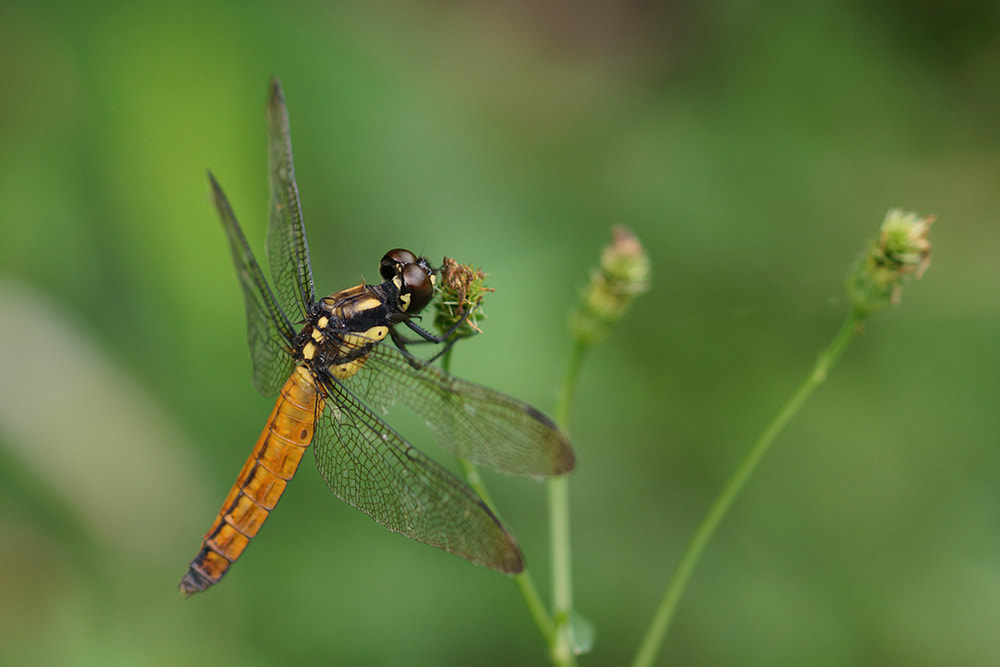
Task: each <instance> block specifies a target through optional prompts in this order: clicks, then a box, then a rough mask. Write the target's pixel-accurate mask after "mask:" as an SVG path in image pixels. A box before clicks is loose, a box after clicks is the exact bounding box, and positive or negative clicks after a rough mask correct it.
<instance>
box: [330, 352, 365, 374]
mask: <svg viewBox="0 0 1000 667" xmlns="http://www.w3.org/2000/svg"><path fill="white" fill-rule="evenodd" d="M366 361H368V355H365V356H363V357H358V358H357V359H352V360H350V361H348V362H346V363H343V364H334V365H332V366H330V368H329V371H330V375H332V376H333V377H335V378H337V379H338V380H346V379H347V378H349V377H352V376H353V375H354V374H355V373H357V372H358V371H360V370H361V367H362V366H364V365H365V362H366Z"/></svg>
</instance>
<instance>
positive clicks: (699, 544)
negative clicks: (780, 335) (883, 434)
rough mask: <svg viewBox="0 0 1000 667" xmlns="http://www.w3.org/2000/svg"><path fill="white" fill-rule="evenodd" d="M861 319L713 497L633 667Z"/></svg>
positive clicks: (643, 666)
mask: <svg viewBox="0 0 1000 667" xmlns="http://www.w3.org/2000/svg"><path fill="white" fill-rule="evenodd" d="M862 319H863V316H861V315H860V314H858V313H857V312H852V313H851V314H850V315H849V316H848V317H847V319H846V320H845V321H844V324H843V325H842V326H841V327H840V331H838V332H837V335H836V336H834V338H833V340H832V341H831V342H830V345H829V346H827V348H826V349H825V350H823V351H822V352H821V353H820V355H819V357H818V358H817V359H816V365H815V366H814V367H813V369H812V372H811V373H810V374H809V375H808V376H807V377H806V379H805V380H804V381H803V382H802V384H801V385H799V388H798V389H796V390H795V393H793V394H792V396H791V397H790V398H789V399H788V401H787V402H786V403H785V405H784V406H783V407H782V408H781V410H779V411H778V413H777V414H776V415H775V416H774V418H773V419H771V421H770V422H769V423H768V424H767V426H766V427H765V428H764V430H763V431H762V432H761V434H760V435H759V436H758V437H757V439H756V440H755V441H754V443H753V444H752V445H751V446H750V449H749V451H748V452H747V454H746V457H745V458H744V459H743V461H742V462H741V463H740V465H739V467H737V468H736V471H735V472H734V473H733V476H732V477H730V478H729V481H728V482H727V483H726V486H725V487H724V488H723V489H722V491H721V493H719V495H718V496H717V497H716V499H715V502H713V503H712V506H711V507H710V508H709V510H708V513H707V514H705V517H704V518H703V519H702V520H701V524H700V525H699V526H698V529H697V530H696V531H695V533H694V536H693V537H692V538H691V541H690V542H689V543H688V546H687V548H686V549H685V551H684V554H683V555H682V556H681V560H680V562H679V563H678V564H677V568H676V569H675V570H674V573H673V575H672V576H671V578H670V582H669V583H668V584H667V589H666V591H665V592H664V595H663V599H662V600H661V601H660V606H659V607H658V608H657V610H656V613H655V614H654V615H653V620H652V622H651V623H650V626H649V629H648V630H647V631H646V635H645V637H644V638H643V640H642V643H641V644H640V645H639V650H638V652H637V653H636V656H635V659H634V660H633V662H632V666H633V667H647V666H648V665H651V664H652V663H653V660H655V659H656V654H657V653H658V652H659V650H660V645H661V644H662V643H663V639H664V637H665V636H666V634H667V629H668V628H669V627H670V622H671V620H672V619H673V616H674V612H675V611H676V610H677V605H678V603H679V602H680V599H681V596H682V595H683V594H684V589H685V587H686V586H687V583H688V580H689V579H690V578H691V573H692V572H693V571H694V568H695V566H696V565H697V564H698V561H699V559H700V558H701V554H702V552H703V551H704V550H705V546H706V545H707V544H708V541H709V540H710V539H711V537H712V535H713V534H714V533H715V530H716V528H718V526H719V523H720V522H721V521H722V519H723V517H725V515H726V513H727V512H728V511H729V508H730V507H731V506H732V504H733V501H734V500H735V499H736V497H737V496H738V495H739V493H740V491H741V490H742V488H743V486H744V484H746V481H747V480H748V479H749V478H750V475H751V474H752V473H753V471H754V469H755V468H756V467H757V464H758V463H759V462H760V460H761V458H762V457H763V456H764V454H766V453H767V450H768V449H769V448H770V447H771V443H773V442H774V440H775V438H776V437H777V436H778V434H779V433H781V431H782V429H784V427H785V425H786V424H788V422H789V421H790V420H791V419H792V417H794V416H795V413H797V412H798V410H799V408H800V407H802V404H803V403H805V401H806V399H807V398H809V396H810V394H812V392H813V390H815V389H816V387H818V386H819V385H820V384H821V383H822V382H823V381H824V380H825V379H826V376H827V373H828V372H829V370H830V368H832V367H833V365H834V364H835V363H836V362H837V360H838V359H839V358H840V355H841V354H842V353H843V351H844V349H845V348H846V347H847V344H848V343H849V342H850V341H851V339H852V338H854V335H855V333H857V330H858V327H859V325H860V324H861V321H862Z"/></svg>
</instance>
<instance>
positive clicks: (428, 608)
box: [0, 0, 1000, 665]
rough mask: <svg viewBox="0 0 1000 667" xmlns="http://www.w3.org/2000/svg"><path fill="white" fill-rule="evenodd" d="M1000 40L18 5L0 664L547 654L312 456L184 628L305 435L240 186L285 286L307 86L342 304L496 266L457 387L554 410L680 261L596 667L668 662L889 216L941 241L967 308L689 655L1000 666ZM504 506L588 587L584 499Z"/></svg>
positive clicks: (848, 385)
mask: <svg viewBox="0 0 1000 667" xmlns="http://www.w3.org/2000/svg"><path fill="white" fill-rule="evenodd" d="M998 25H1000V5H998V4H997V3H995V2H992V1H988V0H978V1H977V0H963V1H962V2H957V3H944V2H939V3H935V2H917V3H900V2H888V1H886V0H882V1H877V2H824V3H812V4H809V3H806V5H803V4H801V3H797V2H779V3H746V2H732V1H727V2H715V3H693V2H673V3H654V2H633V3H612V2H588V3H582V4H579V5H577V4H571V3H553V4H547V3H538V4H536V3H529V2H513V3H504V2H474V3H448V2H441V3H421V4H411V3H404V2H398V1H397V2H387V3H364V2H349V3H338V4H332V5H328V4H326V3H319V2H299V3H285V4H282V5H281V6H280V7H277V6H276V7H269V6H268V5H266V4H264V3H238V2H225V1H220V0H214V1H213V0H207V1H206V0H199V1H198V2H189V1H184V0H182V1H180V2H172V3H139V4H129V3H106V4H101V5H97V4H93V5H89V6H88V5H87V4H84V3H69V2H44V1H42V2H36V3H31V4H23V5H21V4H12V3H9V2H8V3H4V4H3V5H2V6H0V89H2V91H3V97H4V101H3V103H2V104H0V224H2V230H3V234H2V237H0V378H2V379H0V600H2V604H0V663H2V664H12V665H40V664H59V665H70V664H100V665H181V664H189V663H193V662H195V661H199V662H201V663H207V662H210V661H216V660H218V661H225V662H226V664H241V665H275V664H295V665H313V664H347V665H387V664H413V665H469V664H477V665H487V664H489V665H511V664H544V662H545V660H544V648H543V645H542V642H541V640H540V638H539V636H538V635H537V632H536V630H535V628H534V627H533V625H532V624H531V622H530V621H529V619H528V616H527V614H526V612H525V610H524V608H523V606H522V603H521V601H520V599H519V598H518V596H517V595H516V592H515V589H514V587H513V585H512V584H511V583H510V582H509V581H508V580H507V579H506V578H504V577H503V576H500V575H498V574H496V573H493V572H491V571H488V570H485V569H481V568H475V567H473V566H471V565H469V564H467V563H465V562H464V561H462V560H460V559H457V558H455V557H453V556H450V555H447V554H445V553H443V552H440V551H437V550H435V549H430V548H428V547H425V546H421V545H417V544H415V543H411V542H409V541H407V540H405V539H403V538H401V537H398V536H396V535H392V534H390V533H388V532H387V531H385V530H383V529H382V528H380V527H378V526H376V525H375V524H373V523H371V522H370V521H369V520H368V519H367V518H366V517H364V516H363V515H361V514H360V513H358V512H356V511H354V510H352V509H351V508H349V507H347V506H346V505H343V504H342V503H340V502H338V501H337V500H336V499H335V498H334V497H333V496H332V495H331V494H330V493H329V491H328V490H327V489H326V486H325V485H324V484H323V482H322V481H321V479H320V478H319V476H318V475H317V474H316V472H315V465H314V464H313V462H312V461H311V460H308V461H306V462H305V463H304V465H303V468H302V471H301V472H300V474H299V476H298V478H297V479H296V481H295V483H294V484H293V485H292V486H291V487H290V490H289V492H288V493H287V494H286V496H285V499H284V500H283V501H282V503H281V506H280V507H279V508H278V509H277V511H276V512H275V515H274V518H273V519H272V520H271V521H270V522H269V523H268V525H267V527H266V528H265V529H264V530H263V531H262V533H261V535H260V537H259V538H258V539H257V540H255V541H254V543H253V545H252V546H251V547H250V549H249V550H248V552H247V554H246V555H245V556H244V558H243V559H242V560H241V561H240V562H239V564H238V565H237V566H236V567H235V568H234V569H233V571H232V572H231V574H230V575H229V576H228V577H227V579H226V580H225V581H224V582H223V583H222V585H220V586H219V587H218V588H217V589H215V590H212V591H210V592H209V593H207V594H203V595H200V596H196V597H194V598H192V599H191V600H184V599H183V598H182V597H181V595H180V594H179V593H178V592H177V589H176V586H177V582H178V580H179V579H180V577H181V575H182V574H183V573H184V571H185V569H186V567H187V563H188V561H189V560H190V559H191V557H192V556H193V555H194V554H195V552H196V550H197V547H198V545H199V540H200V539H201V536H202V534H203V532H204V531H205V529H206V528H207V527H208V525H209V524H210V522H211V520H212V518H213V516H214V513H215V512H216V511H217V510H218V506H219V504H220V503H221V501H222V499H223V497H224V495H225V493H226V491H227V490H228V488H229V485H230V484H231V483H232V481H233V479H234V478H235V476H236V473H237V472H238V470H239V468H240V466H241V465H242V463H243V461H244V459H245V457H246V456H247V454H248V452H249V451H250V448H251V446H252V444H253V442H254V440H255V439H256V437H257V435H258V433H259V431H260V429H261V428H262V427H263V425H264V422H265V420H266V416H267V414H268V412H269V411H270V408H271V405H272V403H271V401H270V400H268V399H264V398H262V397H260V396H258V395H257V394H256V393H255V392H254V390H253V388H252V387H251V384H250V363H249V355H248V352H247V349H246V345H245V342H244V336H245V334H244V328H243V327H244V324H243V308H242V303H241V300H240V295H239V291H238V286H237V281H236V279H235V275H234V272H233V269H232V266H231V263H230V258H229V256H228V251H227V249H226V244H225V239H224V236H223V233H222V231H221V229H220V226H219V222H218V220H217V217H216V214H215V211H214V210H213V207H212V205H211V203H210V200H209V196H208V186H207V182H206V179H205V170H206V169H207V168H209V167H210V168H211V169H212V170H213V172H214V173H215V174H216V176H217V177H218V178H219V180H220V182H221V183H222V185H223V187H225V188H226V191H227V194H228V195H229V197H230V199H231V201H232V202H233V206H234V208H235V210H236V213H237V215H238V216H239V217H240V219H241V221H242V222H243V224H244V227H245V228H246V230H247V234H248V236H249V237H250V240H251V243H252V244H253V245H254V247H255V248H256V249H257V250H258V252H262V250H263V237H264V230H265V224H266V223H265V221H266V215H267V196H268V195H267V180H266V169H267V167H266V164H267V163H266V159H267V158H266V156H267V153H266V151H267V146H266V127H265V119H264V103H265V100H266V96H267V87H268V79H269V77H270V76H272V75H278V76H280V77H281V78H282V81H283V83H284V87H285V92H286V95H287V99H288V105H289V110H290V114H291V123H292V134H293V140H294V145H295V155H296V164H297V171H298V179H299V186H300V189H301V194H302V203H303V208H304V211H305V214H306V221H307V228H308V232H309V240H310V245H311V249H312V258H313V267H314V272H315V274H316V283H317V289H318V291H320V292H322V293H324V294H325V293H329V292H333V291H335V290H337V289H340V288H342V287H345V286H347V285H351V284H355V283H357V282H358V281H359V280H360V278H361V277H362V276H367V277H369V278H373V277H374V276H375V275H376V266H377V262H378V259H379V258H380V257H381V256H382V253H384V252H385V250H386V249H388V248H392V247H397V246H403V247H410V248H413V249H414V250H418V251H423V252H426V253H427V254H428V255H430V256H431V257H440V256H441V255H444V254H448V255H450V256H453V257H456V258H458V259H459V260H462V261H470V262H474V263H475V264H477V265H478V266H482V267H483V268H484V269H485V270H486V271H488V272H489V273H490V285H491V286H492V287H494V288H495V289H496V293H495V294H494V295H492V296H491V298H490V300H489V302H488V314H489V319H488V320H487V321H486V322H485V327H486V333H485V334H484V335H482V336H480V337H478V338H476V339H474V340H473V341H470V342H468V343H466V344H463V345H462V346H461V349H460V350H459V351H458V354H457V355H456V359H455V362H454V364H455V365H454V370H455V371H456V372H457V373H458V374H460V375H463V376H465V377H468V378H470V379H473V380H475V381H478V382H482V383H485V384H489V385H491V386H495V387H497V388H500V389H502V390H504V391H508V392H510V393H513V394H516V395H518V396H521V397H524V398H526V399H528V400H530V401H531V402H533V403H534V404H536V405H538V406H539V407H541V408H543V409H544V410H547V411H551V409H552V406H553V402H554V394H555V387H556V386H557V384H558V381H559V378H560V375H561V373H562V370H563V368H564V365H565V362H566V360H567V357H568V348H569V340H568V334H567V330H566V324H565V322H566V317H567V312H568V310H569V309H570V307H571V305H572V304H573V302H574V300H575V299H576V295H577V292H578V290H579V288H580V287H581V286H582V285H583V284H584V282H585V281H586V278H587V274H588V271H589V270H590V267H591V266H592V265H593V264H594V263H595V262H596V259H597V255H598V252H599V249H600V248H601V246H602V245H603V244H604V243H605V242H606V240H607V239H608V237H609V234H608V230H609V228H610V226H611V225H612V224H614V223H623V224H626V225H628V226H629V227H631V228H632V229H634V230H635V231H636V233H637V234H638V235H639V236H640V237H641V238H642V239H643V241H644V242H645V244H646V246H647V248H648V251H649V253H650V256H651V258H652V261H653V263H654V271H655V274H654V282H653V289H652V291H651V292H650V293H648V294H647V295H645V296H644V297H642V298H641V299H640V300H639V301H638V302H637V303H636V307H635V308H634V309H633V310H632V312H631V313H630V315H629V317H628V318H627V320H626V321H625V322H624V323H623V324H622V326H621V327H620V329H619V330H618V331H617V332H616V334H615V336H614V337H613V338H612V339H611V341H610V342H609V343H607V344H605V345H603V346H602V347H600V348H598V349H596V350H595V351H594V352H593V354H592V355H591V356H590V357H589V359H588V364H587V366H586V367H585V368H584V372H583V375H582V378H581V384H580V387H579V390H578V397H577V401H576V405H575V406H574V416H573V420H572V433H573V436H574V438H575V443H576V448H577V457H578V470H577V472H576V473H575V474H574V476H573V479H572V503H573V525H572V527H573V542H574V558H575V562H574V565H575V574H576V597H577V603H578V607H579V609H580V611H581V612H582V613H583V614H584V615H586V616H587V617H589V618H590V619H591V620H592V621H593V622H594V623H595V625H596V627H597V645H596V649H595V651H594V653H593V654H591V655H590V656H587V657H586V658H584V659H583V660H582V663H583V664H595V665H598V664H599V665H617V664H622V663H623V662H625V661H626V660H627V659H629V658H630V657H631V655H632V654H633V652H634V650H635V647H636V645H637V642H638V640H639V638H640V636H641V633H642V631H643V629H644V628H645V626H646V624H647V622H648V620H649V618H650V616H651V614H652V611H653V609H654V607H655V605H656V603H657V601H658V600H659V597H660V595H661V593H662V590H663V586H664V584H665V582H666V580H667V577H668V575H669V572H670V570H671V568H672V567H673V565H674V564H675V562H676V560H677V558H678V556H679V554H680V552H681V550H682V548H683V546H684V544H685V543H686V541H687V539H688V537H689V536H690V534H691V532H692V530H693V529H694V527H695V525H696V524H697V521H698V520H699V519H700V517H701V515H702V513H703V512H704V510H705V508H706V507H707V505H708V503H709V502H710V501H711V499H712V497H713V496H714V495H715V493H716V492H717V491H718V489H719V488H720V487H721V485H722V484H723V483H724V481H725V479H726V478H727V476H728V475H729V473H730V472H731V470H732V469H733V468H734V466H735V465H736V463H737V461H738V460H739V459H740V458H741V456H742V454H743V452H744V451H745V450H746V447H747V445H748V443H749V441H750V440H751V439H752V437H753V436H754V435H755V434H756V433H757V432H758V430H759V429H760V427H761V426H762V425H763V423H764V422H765V421H766V420H767V419H768V418H769V417H770V415H771V414H772V413H773V412H774V411H775V410H776V408H777V407H778V406H779V405H780V403H781V402H782V401H783V400H784V398H785V397H786V396H787V395H788V394H789V392H790V391H791V390H792V389H793V388H794V386H795V385H796V384H797V383H798V381H799V380H800V378H801V377H802V376H803V375H804V373H805V372H806V371H807V370H808V368H809V367H810V366H811V364H812V362H813V361H814V359H815V354H816V352H817V351H818V350H819V349H820V348H821V347H822V346H823V345H825V344H826V342H827V341H828V340H829V338H830V337H831V336H832V334H833V332H834V331H835V329H836V327H837V326H838V325H839V324H840V321H841V319H842V317H843V315H844V312H845V304H844V299H843V296H842V283H843V278H844V275H845V273H846V271H847V268H848V266H849V264H850V263H851V261H852V260H853V258H854V257H855V255H856V254H857V252H858V250H859V249H860V248H861V247H862V245H863V243H864V241H865V239H866V238H868V237H870V236H872V235H873V234H874V233H875V231H876V229H877V226H878V224H879V223H880V221H881V220H882V217H883V215H884V213H885V211H886V209H888V208H889V207H890V206H902V207H905V208H907V209H913V210H917V211H920V212H922V213H936V214H937V215H938V216H939V221H938V223H937V224H936V225H935V227H934V230H933V232H932V240H933V242H934V244H935V251H936V254H935V258H934V263H933V265H932V266H931V268H930V270H929V272H928V273H927V275H926V276H925V278H924V279H923V280H922V281H920V282H919V283H916V284H914V285H912V286H911V287H910V289H908V291H907V292H906V293H905V294H904V296H903V304H902V307H900V308H898V309H891V310H889V311H887V312H885V313H882V314H880V315H879V316H877V317H875V318H874V319H873V320H872V321H871V322H870V323H869V325H868V327H867V330H866V331H865V334H864V335H863V336H862V337H860V338H859V339H858V341H857V342H856V343H855V344H854V345H853V346H852V347H851V348H850V349H849V350H848V352H847V354H846V356H845V357H844V359H843V361H842V363H841V364H840V365H839V366H838V367H837V368H836V370H835V372H834V373H833V374H832V376H831V377H830V379H829V382H828V383H827V384H826V385H824V386H823V387H821V389H820V390H819V392H817V394H816V396H815V397H814V400H812V401H811V402H810V403H809V404H807V406H806V408H805V409H804V410H803V411H802V413H801V414H800V415H799V417H798V418H797V419H796V421H795V422H794V423H793V424H792V426H791V427H790V428H789V430H788V431H787V432H786V433H785V434H784V435H783V436H782V437H781V439H780V440H779V441H778V443H777V444H776V446H775V448H774V449H773V450H772V452H771V453H770V454H769V456H768V458H767V459H765V460H764V462H763V465H762V466H761V468H760V470H759V471H758V474H757V475H756V476H755V477H754V478H753V479H752V480H751V482H750V484H749V485H748V487H747V489H746V492H745V495H744V496H743V497H742V498H741V499H740V500H739V502H738V503H737V505H736V507H735V509H734V512H733V513H732V514H731V515H730V516H729V517H728V518H727V520H726V521H725V523H724V524H723V525H722V528H721V530H720V533H719V534H718V536H717V538H716V539H715V540H714V541H713V542H712V544H711V545H710V547H709V549H708V551H707V553H706V556H705V559H704V560H703V561H702V562H701V564H700V565H699V568H698V570H697V571H696V573H695V576H694V578H693V580H692V582H691V586H690V588H689V590H688V593H687V595H686V597H685V599H684V600H683V602H682V604H681V607H680V609H679V614H678V617H677V619H676V623H675V625H674V627H673V628H672V631H671V634H670V636H669V637H668V642H667V644H666V646H665V647H664V650H663V652H662V654H661V658H660V660H661V663H662V664H684V665H801V664H810V665H940V664H948V665H988V664H1000V634H998V633H997V631H996V630H997V627H998V625H1000V483H998V482H1000V455H998V445H1000V409H998V405H1000V373H998V369H1000V352H998V339H1000V337H998V334H1000V269H998V266H1000V263H998V260H997V257H998V252H1000V226H998V225H997V218H998V214H1000V201H998V196H997V195H998V192H1000V139H998V136H1000V135H998V130H1000V121H998V119H1000V30H998ZM414 441H415V442H416V443H417V444H418V445H419V446H421V447H422V448H426V449H427V451H429V452H430V453H431V454H432V455H434V456H436V457H437V458H438V459H439V460H442V461H443V462H446V463H448V464H449V465H451V461H450V457H449V456H447V455H444V454H442V453H441V452H440V451H439V450H438V449H437V448H436V447H435V446H434V445H433V444H431V443H429V442H427V438H426V437H423V435H422V434H421V433H415V434H414ZM310 459H311V457H310ZM487 482H488V484H489V486H490V488H491V491H492V492H493V494H494V496H495V497H496V500H497V504H498V505H499V507H500V510H501V512H502V513H503V515H504V517H505V518H506V521H507V523H508V524H509V525H510V527H511V529H512V530H513V531H514V533H515V534H516V535H517V536H518V538H519V540H520V542H521V544H522V547H523V548H524V551H525V554H526V558H527V560H528V563H529V567H530V568H531V569H532V571H533V572H534V575H535V577H536V579H537V581H538V583H539V584H540V585H541V586H542V587H543V591H546V592H547V588H548V582H549V578H548V573H547V569H546V563H547V558H548V553H547V533H546V525H545V513H544V502H545V497H544V487H543V486H542V485H540V484H537V483H535V482H533V481H531V480H524V479H517V478H510V477H502V476H497V475H493V474H490V473H487ZM546 597H547V595H546Z"/></svg>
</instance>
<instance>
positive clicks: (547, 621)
mask: <svg viewBox="0 0 1000 667" xmlns="http://www.w3.org/2000/svg"><path fill="white" fill-rule="evenodd" d="M453 349H454V348H452V349H451V350H448V351H447V352H445V354H444V356H443V357H442V358H441V368H442V369H444V371H445V372H446V373H449V372H450V369H451V352H452V350H453ZM456 458H457V459H458V463H459V465H460V466H461V467H462V472H463V473H464V474H465V481H466V482H468V484H469V486H471V487H472V489H473V490H474V491H475V492H476V493H477V494H479V497H480V498H482V499H483V502H484V503H486V505H487V506H488V507H489V508H490V510H492V511H493V513H494V514H495V515H496V516H497V518H498V519H499V517H500V515H499V513H498V512H497V510H496V505H494V503H493V498H492V497H490V492H489V490H488V489H487V488H486V484H485V483H484V482H483V478H482V476H481V475H480V474H479V470H478V469H477V468H476V466H475V464H473V463H472V462H471V461H467V460H465V459H463V458H462V457H460V456H458V457H456ZM514 584H515V585H516V586H517V591H518V593H520V594H521V599H522V600H524V605H525V606H526V607H527V608H528V613H529V614H531V619H532V620H533V621H534V622H535V625H536V626H538V630H539V632H541V633H542V637H543V638H544V640H545V643H546V644H547V645H548V646H550V647H551V646H553V645H555V642H556V630H555V626H554V625H553V623H552V617H551V616H549V612H548V610H547V609H546V608H545V603H544V602H542V597H541V595H539V594H538V588H537V587H536V586H535V582H534V580H533V579H532V578H531V574H529V573H528V570H527V569H525V570H524V571H522V572H521V573H520V574H516V575H514Z"/></svg>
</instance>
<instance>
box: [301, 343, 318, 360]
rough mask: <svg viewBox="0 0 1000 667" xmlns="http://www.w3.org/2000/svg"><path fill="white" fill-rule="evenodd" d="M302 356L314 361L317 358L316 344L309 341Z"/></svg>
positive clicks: (303, 349)
mask: <svg viewBox="0 0 1000 667" xmlns="http://www.w3.org/2000/svg"><path fill="white" fill-rule="evenodd" d="M302 356H303V357H305V358H306V359H312V358H313V357H315V356H316V343H314V342H312V341H309V342H308V343H306V346H305V347H304V348H302Z"/></svg>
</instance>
